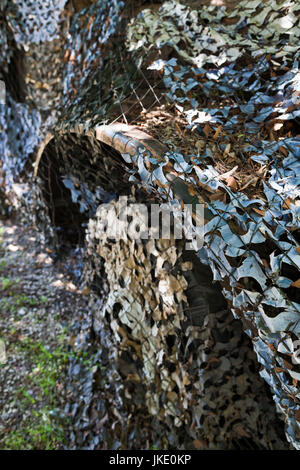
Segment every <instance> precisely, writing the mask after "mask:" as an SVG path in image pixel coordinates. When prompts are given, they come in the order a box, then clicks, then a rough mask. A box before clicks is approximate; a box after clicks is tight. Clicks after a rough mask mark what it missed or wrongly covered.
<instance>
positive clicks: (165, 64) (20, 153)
mask: <svg viewBox="0 0 300 470" xmlns="http://www.w3.org/2000/svg"><path fill="white" fill-rule="evenodd" d="M23 3H24V2H22V1H19V2H14V3H13V5H14V8H17V10H20V11H21V10H22V7H23ZM35 3H38V2H35ZM52 3H53V2H52ZM56 3H57V4H59V7H60V8H63V7H64V3H65V2H56ZM77 3H80V2H74V4H75V9H76V11H78V13H77V14H75V15H74V12H72V8H71V9H69V6H67V7H66V9H65V14H64V15H62V18H65V21H64V22H63V24H62V25H61V31H65V29H64V28H68V24H67V23H68V21H67V19H68V18H69V17H70V27H69V29H68V33H65V34H64V35H63V36H64V39H61V41H62V42H63V43H64V47H63V48H62V47H61V48H57V43H56V42H54V43H53V48H52V49H51V54H52V56H53V60H52V61H51V63H50V64H49V69H48V68H47V67H46V65H45V70H44V71H43V75H42V77H41V80H42V81H43V82H44V80H45V78H44V77H49V83H51V84H52V83H53V81H52V80H53V76H54V74H53V71H55V68H52V65H53V64H55V63H56V61H57V60H58V61H59V60H60V54H61V53H62V50H63V52H64V60H65V63H64V66H63V67H62V68H61V67H59V70H61V73H62V77H63V80H62V87H61V88H60V87H58V89H57V91H55V93H52V92H53V89H52V88H51V90H50V89H49V95H47V89H46V91H45V93H46V95H45V97H44V95H43V97H41V96H40V92H37V90H42V92H43V86H41V87H39V86H37V87H36V86H32V87H31V88H30V87H29V86H28V90H31V91H30V92H28V93H29V95H28V96H29V97H30V98H28V99H30V101H31V102H35V103H36V105H35V106H38V107H39V108H38V109H36V107H35V106H29V105H28V104H27V103H26V99H25V98H24V97H23V99H25V102H20V101H21V98H20V96H21V94H22V93H21V90H22V89H23V88H22V81H20V80H19V83H18V85H17V89H18V90H19V91H18V95H16V94H14V95H12V92H10V89H9V86H7V89H8V101H7V104H8V106H6V107H4V108H3V105H2V108H0V110H1V112H2V113H3V112H4V113H10V115H12V116H13V119H14V122H13V124H14V123H15V120H16V119H19V121H18V124H17V125H12V126H11V125H8V122H9V121H8V119H7V116H5V115H4V117H3V114H0V119H2V120H1V126H2V127H3V129H4V133H3V134H4V139H3V141H2V142H3V143H2V145H3V151H2V152H1V155H3V157H2V171H4V175H5V176H6V178H8V179H9V178H10V175H11V174H13V175H15V174H17V173H18V171H23V169H24V168H25V164H26V162H27V161H28V156H30V155H31V154H33V153H34V150H35V149H36V148H37V145H38V143H39V142H40V141H41V138H42V137H43V136H44V135H45V131H46V128H47V127H48V126H52V127H53V126H54V125H55V130H54V131H52V133H53V134H54V135H55V138H54V140H51V141H50V142H49V143H48V145H46V147H45V150H44V151H43V152H41V154H40V155H39V159H38V161H39V165H38V166H36V169H37V179H36V180H35V183H34V184H32V183H31V184H30V191H29V193H28V195H27V196H23V198H22V203H23V202H24V201H25V202H26V207H27V209H26V210H27V212H29V213H30V214H31V215H32V217H33V219H35V221H36V225H37V226H38V227H39V228H40V229H41V228H43V231H44V233H45V234H46V239H47V240H48V242H50V241H51V240H52V241H53V240H54V241H55V242H56V243H57V242H58V241H60V242H61V239H62V238H64V237H67V239H68V240H69V241H70V240H71V242H72V243H73V244H74V243H78V242H80V243H83V244H84V245H85V246H86V255H85V281H86V283H87V284H88V285H89V286H90V288H91V289H92V292H93V293H92V295H91V302H90V312H88V314H87V317H86V318H84V319H82V321H81V322H80V324H78V328H79V329H80V333H79V335H78V337H77V339H76V345H75V347H76V348H78V349H80V350H82V351H89V352H93V354H94V357H95V359H94V368H93V370H92V371H88V370H87V369H85V368H84V367H83V366H82V367H81V366H80V365H79V364H72V365H71V367H70V374H71V376H73V377H75V381H77V383H78V391H77V392H76V391H75V392H74V391H73V392H72V391H70V397H71V396H72V397H73V398H70V401H72V400H74V403H73V404H72V405H70V407H69V409H68V410H67V411H68V412H69V413H70V415H71V416H73V420H74V423H75V426H74V434H73V435H72V439H73V442H74V447H76V445H78V442H79V443H80V444H79V445H81V446H83V447H91V448H93V447H96V448H98V447H99V448H101V446H102V445H103V440H104V441H105V442H106V443H107V444H106V445H108V446H109V447H111V446H112V437H111V434H110V432H111V431H109V429H108V428H111V426H112V420H113V426H112V429H113V433H114V434H115V436H118V438H119V441H118V442H117V443H115V446H116V448H119V447H120V446H123V448H126V447H127V448H129V447H134V446H135V447H138V446H145V447H147V446H148V445H149V443H150V445H151V444H152V443H155V442H158V445H160V446H162V447H163V448H168V446H169V447H170V446H171V447H178V448H179V447H180V448H183V447H189V446H194V447H196V448H207V447H208V448H215V447H217V448H238V447H239V446H241V447H243V448H244V447H245V446H247V445H249V446H250V447H251V446H254V447H256V448H257V447H263V448H275V449H276V448H284V447H285V445H286V444H285V443H284V440H283V439H282V436H281V435H280V423H279V422H278V418H277V421H276V418H275V415H274V405H272V404H271V402H270V400H269V398H268V394H267V392H266V391H265V390H264V386H263V383H262V381H261V378H260V377H259V374H260V375H261V376H262V377H263V378H264V379H265V380H266V382H267V383H268V384H269V386H270V390H271V393H272V395H273V398H274V400H275V403H276V408H277V411H278V412H279V413H280V415H281V416H282V417H283V418H284V421H285V429H286V436H287V439H288V441H289V442H290V443H292V444H293V446H294V447H295V448H296V449H300V406H299V399H300V394H299V386H298V383H299V382H298V381H299V380H300V365H299V357H298V355H297V353H298V347H299V341H300V339H299V331H300V330H299V318H300V317H299V313H300V303H299V288H300V284H299V278H300V276H299V265H300V249H299V207H300V206H299V155H300V152H299V147H300V139H299V116H300V111H299V93H300V88H299V83H300V81H299V63H298V57H299V50H298V49H299V46H298V44H299V36H300V27H299V11H300V6H299V5H298V3H297V2H294V1H289V2H286V1H285V2H279V1H278V2H275V1H267V2H261V1H259V0H253V1H247V2H240V3H239V5H238V6H237V7H236V8H235V9H234V10H230V12H229V11H227V10H226V9H225V8H224V7H222V8H219V7H218V8H216V7H201V8H198V9H197V10H195V9H193V8H190V7H188V6H185V5H182V4H180V3H179V2H177V1H175V0H172V1H169V2H161V3H163V5H162V6H161V8H160V10H158V9H157V8H156V7H155V8H154V7H153V6H152V8H149V9H146V10H143V9H142V8H140V10H142V11H141V12H140V13H139V14H138V15H137V10H138V8H137V9H133V8H129V7H128V6H127V5H126V8H125V9H124V10H123V4H122V2H118V1H113V0H111V1H110V0H107V1H103V0H102V1H99V2H94V4H93V5H91V6H90V7H89V8H88V9H84V10H80V8H79V7H78V5H77ZM84 3H85V4H87V3H89V2H84ZM90 3H92V2H90ZM129 3H130V2H129ZM141 3H143V2H141ZM182 3H184V2H182ZM194 3H197V2H194ZM199 3H200V2H199ZM76 5H77V6H76ZM150 7H151V5H150ZM48 8H49V21H50V23H51V21H54V22H55V23H56V24H57V22H58V16H57V15H54V16H53V15H52V16H51V11H52V10H51V8H50V7H49V6H48ZM3 11H4V18H5V21H4V20H3V19H1V22H3V21H4V25H5V28H6V29H4V30H3V31H4V35H2V36H1V43H2V44H4V46H5V47H6V48H7V45H8V50H9V51H15V57H17V58H15V59H13V58H11V59H10V61H12V62H11V63H13V64H14V67H16V66H17V65H16V64H18V63H19V60H21V59H22V60H24V57H23V56H24V51H25V52H26V50H27V49H26V47H25V45H26V41H28V39H26V38H28V37H29V36H26V35H25V36H26V38H25V37H24V29H22V28H19V27H18V26H17V25H18V24H20V22H21V19H20V18H19V19H18V16H15V17H14V18H15V20H14V21H8V18H9V15H10V8H8V7H7V6H6V8H4V10H3ZM43 11H45V10H43ZM136 15H137V16H136ZM46 16H47V14H46ZM130 17H132V18H133V19H132V21H130ZM22 24H23V20H22ZM38 24H39V29H40V32H39V34H40V35H39V36H38V37H39V38H42V39H41V42H43V43H44V42H45V44H46V41H50V40H51V41H57V40H58V44H59V38H58V37H57V31H56V30H55V29H54V30H53V29H51V27H50V31H52V32H51V33H49V34H50V36H49V35H48V33H47V34H46V33H45V36H43V34H42V33H41V31H44V29H45V28H46V27H45V28H44V27H43V26H42V25H43V24H44V23H43V20H42V19H41V21H40V22H38ZM25 25H26V22H25ZM30 27H31V29H32V30H33V31H34V30H35V28H37V26H34V24H31V26H30ZM46 29H47V30H48V28H46ZM32 37H33V38H34V37H35V34H32ZM125 38H127V42H126V41H125V40H124V39H125ZM33 42H34V41H33ZM32 51H36V52H37V57H34V54H32V55H31V56H30V59H27V60H28V64H30V66H31V70H32V71H34V70H35V74H37V75H39V72H38V71H39V68H38V67H37V65H35V66H34V62H35V61H36V62H35V64H38V62H39V60H41V58H40V57H39V55H38V52H39V51H42V49H41V48H37V49H34V48H33V49H32ZM11 57H13V56H11ZM18 57H19V58H18ZM8 62H9V61H8ZM45 62H46V61H44V62H43V63H45ZM0 65H1V67H0V70H1V73H2V77H4V80H6V81H7V77H8V75H5V74H8V69H7V63H6V62H3V61H2V62H1V64H0ZM44 74H45V75H44ZM24 77H25V75H24ZM27 77H28V75H27ZM0 78H1V77H0ZM24 80H25V79H24ZM33 80H35V79H33ZM37 81H39V79H37ZM29 82H30V80H29ZM30 83H32V82H30ZM45 83H47V81H45ZM57 84H58V85H60V81H59V80H58V81H57ZM27 85H28V80H27ZM46 88H47V87H46ZM49 88H50V87H49ZM60 93H61V98H60ZM11 96H13V98H11ZM47 96H49V101H48V100H47ZM17 99H18V100H19V102H18V103H16V101H17ZM14 100H16V101H14ZM48 103H49V106H48ZM0 106H1V105H0ZM18 107H19V108H18ZM54 108H55V109H54ZM15 109H19V111H20V112H19V114H18V113H16V112H15V111H13V110H15ZM57 111H59V112H58V114H57ZM26 113H27V114H26ZM154 113H156V114H154ZM16 116H17V117H16ZM18 116H19V118H18ZM49 116H50V117H49ZM153 116H154V117H155V116H158V117H157V118H155V119H153ZM56 120H57V122H56V124H55V121H56ZM114 121H118V122H124V123H126V124H127V123H134V124H137V125H138V126H139V127H141V128H143V129H145V130H148V131H150V132H151V133H152V134H153V135H155V136H156V137H157V138H158V139H159V140H160V141H161V142H163V143H164V144H166V145H167V146H168V149H167V150H168V151H167V152H164V153H160V154H155V153H151V151H149V150H147V149H146V148H145V147H144V146H142V145H141V146H140V147H139V148H138V149H137V152H136V154H130V153H127V152H124V153H121V154H120V153H118V152H116V150H115V149H114V148H112V147H113V145H112V146H111V147H109V146H107V145H105V144H101V143H99V142H97V140H96V134H95V133H94V131H93V129H94V128H95V127H96V126H97V125H100V124H106V123H108V124H110V123H112V122H114ZM155 122H156V124H155ZM78 124H81V125H82V128H81V132H80V133H79V132H76V131H75V130H74V129H75V127H76V126H78ZM28 129H29V130H28ZM82 129H83V130H85V131H86V135H85V133H84V132H82ZM170 129H171V130H170ZM16 132H17V134H16ZM9 133H10V134H9ZM23 134H24V135H23ZM129 140H130V139H129ZM20 142H21V143H20ZM16 143H17V145H19V148H18V149H15V148H14V146H15V144H16ZM13 158H15V160H13ZM12 168H14V172H12ZM27 171H28V173H27V175H28V174H30V170H27ZM26 180H27V181H28V177H27V179H26ZM133 184H134V186H135V187H136V188H138V189H137V195H136V197H137V198H138V200H139V201H143V202H145V201H147V200H149V201H151V198H154V200H155V201H159V202H168V203H173V204H175V203H176V201H178V200H179V201H182V202H184V203H194V204H195V203H197V202H201V203H203V204H204V205H205V221H206V224H205V228H204V246H203V248H202V249H201V250H200V251H199V252H198V253H194V254H193V255H192V254H190V257H191V259H189V260H188V261H187V260H186V256H187V254H186V253H185V252H184V251H183V247H182V245H181V244H180V243H178V242H175V241H172V240H169V241H168V242H166V241H165V240H156V241H155V242H153V241H152V242H151V241H149V242H147V243H142V242H141V243H137V242H134V241H132V240H128V241H127V243H122V242H118V243H115V242H114V241H113V240H112V241H111V242H110V243H108V242H107V240H106V241H105V237H102V236H101V230H99V231H98V228H97V227H101V204H102V203H105V202H107V201H111V200H114V201H117V200H118V199H117V198H118V197H120V196H121V195H122V194H123V195H124V194H127V195H130V194H132V188H131V186H132V185H133ZM36 205H38V206H37V207H38V209H36V207H35V206H36ZM41 209H42V210H43V213H42V214H41ZM66 214H68V217H65V215H66ZM89 221H90V222H89ZM87 226H88V229H87V232H86V240H85V241H84V229H85V228H86V227H87ZM190 230H192V231H193V230H194V232H197V228H196V227H194V228H193V227H190ZM185 235H186V236H187V237H188V236H189V235H191V233H186V234H185ZM51 243H52V242H51ZM151 243H152V244H151ZM199 260H200V261H201V262H200V261H199ZM117 266H118V269H117ZM208 267H209V268H210V270H211V272H212V280H213V281H215V282H216V281H217V282H219V283H220V285H221V287H222V294H223V296H222V295H221V291H220V289H219V287H218V284H216V283H215V282H214V283H212V282H207V281H206V282H203V277H204V278H206V279H207V278H209V274H207V273H208V271H209V268H208ZM121 271H124V272H123V273H122V275H121ZM195 279H196V281H195ZM195 284H196V285H195ZM212 290H213V292H214V295H213V296H212V295H211V291H212ZM189 293H190V294H189ZM212 297H213V300H212V301H211V300H209V299H211V298H212ZM197 299H199V300H200V301H199V303H198V302H197ZM224 299H226V301H227V305H226V304H225V300H224ZM195 305H196V308H195V309H193V307H194V306H195ZM227 309H229V310H227ZM231 312H232V314H233V316H234V318H233V317H232V315H231ZM242 329H244V331H245V332H246V333H247V334H248V336H249V337H250V339H251V342H252V343H250V341H248V339H247V338H246V337H245V335H244V333H243V332H242ZM250 344H252V345H253V347H254V351H255V353H256V355H257V359H258V362H259V363H260V366H259V367H258V366H257V364H256V362H255V359H254V355H253V353H252V352H251V349H250ZM99 363H100V365H99ZM104 366H105V367H106V368H108V369H109V370H111V377H110V378H109V379H108V384H106V388H105V386H104V382H105V370H107V369H105V370H104V369H103V367H104ZM258 368H259V373H258ZM111 414H112V415H113V416H114V417H115V418H114V419H113V418H112V415H111ZM99 417H100V421H99ZM272 423H273V424H272ZM141 425H142V426H143V427H144V429H143V432H144V437H142V436H141V433H140V430H139V428H140V427H141ZM127 431H128V432H127ZM159 436H160V438H159ZM162 436H166V437H164V438H162Z"/></svg>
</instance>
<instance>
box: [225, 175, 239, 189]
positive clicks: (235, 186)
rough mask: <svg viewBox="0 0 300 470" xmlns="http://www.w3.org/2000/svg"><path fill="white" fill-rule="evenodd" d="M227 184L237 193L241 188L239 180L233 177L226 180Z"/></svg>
mask: <svg viewBox="0 0 300 470" xmlns="http://www.w3.org/2000/svg"><path fill="white" fill-rule="evenodd" d="M226 184H227V186H228V187H229V188H230V189H232V190H233V191H236V190H237V189H238V187H239V185H238V182H237V180H236V179H235V178H234V177H233V176H229V178H227V179H226Z"/></svg>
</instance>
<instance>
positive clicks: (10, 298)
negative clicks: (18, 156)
mask: <svg viewBox="0 0 300 470" xmlns="http://www.w3.org/2000/svg"><path fill="white" fill-rule="evenodd" d="M72 261H73V260H72V259H68V258H66V259H64V260H63V261H62V262H55V263H54V261H53V259H52V258H51V256H50V253H48V252H47V251H44V250H43V248H42V247H41V246H40V245H39V243H38V242H37V239H36V237H35V235H34V232H33V231H31V230H30V229H28V228H24V227H21V226H20V225H18V224H16V223H15V222H12V221H9V220H8V221H0V361H1V362H2V363H1V364H0V449H36V448H38V449H57V448H62V447H63V446H64V445H65V444H67V443H66V441H65V435H67V434H68V433H66V427H67V426H68V422H67V420H66V418H65V416H64V413H63V410H64V407H65V404H66V401H67V400H66V396H65V395H66V390H65V387H66V385H65V384H66V382H67V377H66V374H67V367H68V359H69V354H70V352H69V351H70V343H72V338H71V333H70V329H69V326H70V325H71V324H72V319H73V317H74V316H75V314H76V316H77V315H80V312H81V311H84V310H85V309H86V306H87V297H86V296H85V295H83V292H81V291H80V290H79V289H78V288H77V287H76V286H75V284H74V283H73V282H72V278H71V275H70V274H69V273H68V272H66V266H68V265H70V264H72Z"/></svg>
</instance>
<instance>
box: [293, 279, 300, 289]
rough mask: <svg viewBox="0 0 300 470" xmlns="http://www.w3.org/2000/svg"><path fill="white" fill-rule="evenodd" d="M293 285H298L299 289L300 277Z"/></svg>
mask: <svg viewBox="0 0 300 470" xmlns="http://www.w3.org/2000/svg"><path fill="white" fill-rule="evenodd" d="M292 286H293V287H298V289H300V278H299V279H297V281H295V282H293V284H292Z"/></svg>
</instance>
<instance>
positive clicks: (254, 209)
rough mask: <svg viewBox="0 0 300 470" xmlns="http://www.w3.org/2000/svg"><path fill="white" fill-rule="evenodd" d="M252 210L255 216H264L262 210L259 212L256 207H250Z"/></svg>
mask: <svg viewBox="0 0 300 470" xmlns="http://www.w3.org/2000/svg"><path fill="white" fill-rule="evenodd" d="M252 210H253V211H254V212H256V213H257V214H259V215H262V216H264V215H265V211H263V210H261V209H257V208H256V207H252Z"/></svg>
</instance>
